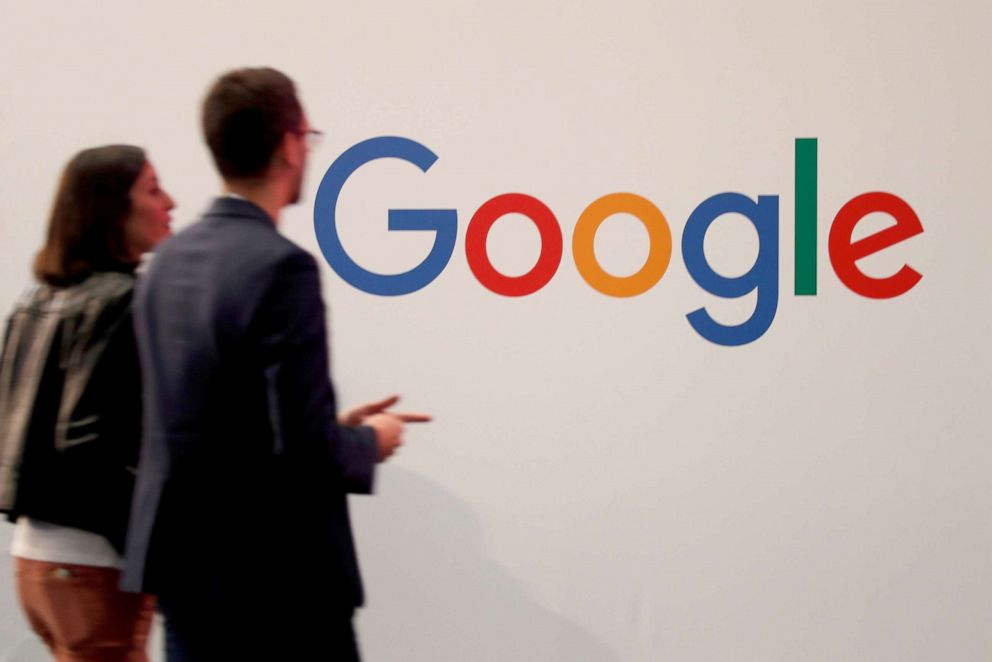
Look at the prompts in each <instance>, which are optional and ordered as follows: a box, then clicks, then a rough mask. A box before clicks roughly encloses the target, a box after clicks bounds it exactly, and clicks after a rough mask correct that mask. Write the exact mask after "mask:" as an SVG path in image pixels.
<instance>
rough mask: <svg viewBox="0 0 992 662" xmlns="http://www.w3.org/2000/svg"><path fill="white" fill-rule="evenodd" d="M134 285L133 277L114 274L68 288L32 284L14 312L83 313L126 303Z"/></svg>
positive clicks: (95, 276)
mask: <svg viewBox="0 0 992 662" xmlns="http://www.w3.org/2000/svg"><path fill="white" fill-rule="evenodd" d="M134 284H135V277H134V274H131V273H125V272H117V271H100V272H97V273H94V274H91V275H90V276H89V277H87V278H86V280H84V281H82V282H79V283H76V284H75V285H70V286H68V287H54V286H52V285H48V284H46V283H33V284H32V285H29V286H28V287H27V288H26V289H25V290H24V292H23V294H21V297H20V299H18V301H17V303H16V304H15V306H14V312H17V311H18V310H23V311H30V312H36V313H55V314H72V313H76V312H79V311H81V310H84V309H89V310H93V309H94V308H103V307H106V306H114V305H117V304H121V303H129V302H130V300H131V298H132V296H133V292H134Z"/></svg>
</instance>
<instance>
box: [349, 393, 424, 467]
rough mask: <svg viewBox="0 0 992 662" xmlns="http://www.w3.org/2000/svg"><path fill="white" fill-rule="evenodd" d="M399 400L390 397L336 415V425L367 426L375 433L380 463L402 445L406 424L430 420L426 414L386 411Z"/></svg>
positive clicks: (394, 396) (396, 397)
mask: <svg viewBox="0 0 992 662" xmlns="http://www.w3.org/2000/svg"><path fill="white" fill-rule="evenodd" d="M399 399H400V396H398V395H391V396H389V397H388V398H385V399H383V400H379V401H378V402H370V403H368V404H364V405H360V406H358V407H355V408H353V409H349V410H348V411H346V412H343V413H341V414H340V415H338V423H340V424H341V425H367V426H369V427H370V428H372V429H373V430H374V431H375V443H376V447H377V449H378V454H379V461H380V462H383V461H384V460H386V458H388V457H389V456H390V455H392V454H393V453H395V452H396V449H397V448H399V447H400V445H402V443H403V429H404V428H405V427H406V425H405V424H406V423H426V422H427V421H429V420H431V416H430V415H428V414H412V413H399V412H388V411H386V410H387V409H389V408H390V407H392V406H393V405H395V404H396V403H397V402H399Z"/></svg>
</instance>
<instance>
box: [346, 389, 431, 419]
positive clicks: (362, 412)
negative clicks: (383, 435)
mask: <svg viewBox="0 0 992 662" xmlns="http://www.w3.org/2000/svg"><path fill="white" fill-rule="evenodd" d="M399 401H400V396H398V395H391V396H389V397H388V398H384V399H382V400H379V401H377V402H369V403H368V404H364V405H359V406H357V407H354V408H352V409H349V410H348V411H345V412H342V413H340V414H338V423H340V424H341V425H368V423H367V422H366V420H365V419H367V418H369V417H370V416H374V415H375V414H384V413H385V414H389V415H390V416H393V417H395V418H398V419H400V420H401V421H402V422H404V423H426V422H427V421H429V420H431V417H430V415H428V414H411V413H400V412H395V411H390V412H387V411H386V410H387V409H389V408H390V407H392V406H393V405H395V404H396V403H397V402H399Z"/></svg>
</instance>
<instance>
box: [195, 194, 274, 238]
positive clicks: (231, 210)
mask: <svg viewBox="0 0 992 662" xmlns="http://www.w3.org/2000/svg"><path fill="white" fill-rule="evenodd" d="M203 216H204V218H211V217H228V218H230V217H234V218H237V219H239V220H240V219H251V220H252V221H260V222H263V223H265V224H266V225H268V226H269V227H271V228H272V229H273V230H274V229H275V227H276V224H275V222H274V221H273V220H272V217H271V216H269V215H268V214H267V213H266V212H265V210H264V209H262V208H261V207H259V206H258V205H256V204H255V203H254V202H250V201H249V200H246V199H244V198H233V197H230V196H222V197H220V198H215V199H214V201H213V202H211V203H210V206H209V207H207V210H206V211H205V212H204V214H203Z"/></svg>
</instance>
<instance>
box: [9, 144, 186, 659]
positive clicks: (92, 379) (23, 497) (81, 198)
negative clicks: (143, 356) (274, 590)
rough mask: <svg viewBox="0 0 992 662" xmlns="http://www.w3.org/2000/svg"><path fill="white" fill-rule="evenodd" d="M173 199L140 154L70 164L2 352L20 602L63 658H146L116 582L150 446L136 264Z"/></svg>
mask: <svg viewBox="0 0 992 662" xmlns="http://www.w3.org/2000/svg"><path fill="white" fill-rule="evenodd" d="M174 206H175V205H174V203H173V201H172V198H170V197H169V195H168V194H167V193H166V192H165V191H164V190H162V188H161V186H159V183H158V178H157V176H156V174H155V169H154V168H153V167H152V165H151V164H150V163H149V162H148V160H147V158H146V157H145V153H144V151H143V150H141V149H140V148H138V147H132V146H129V145H109V146H106V147H96V148H93V149H87V150H83V151H82V152H80V153H79V154H77V155H76V156H75V157H73V159H72V160H71V161H69V163H68V165H67V166H66V168H65V171H64V172H63V174H62V179H61V182H60V183H59V187H58V190H57V191H56V194H55V201H54V204H53V206H52V211H51V216H50V218H49V223H48V237H47V240H46V242H45V245H44V246H43V247H42V249H41V251H39V253H38V256H37V258H36V259H35V262H34V275H35V277H36V279H37V281H38V283H37V284H35V285H34V286H33V287H31V288H29V289H28V291H27V292H25V294H24V295H23V296H22V297H21V300H20V301H19V302H18V303H17V304H16V306H15V308H14V311H13V313H12V314H11V316H10V319H9V321H8V323H7V331H6V336H5V339H4V346H3V351H2V354H0V512H4V513H6V515H7V518H8V519H9V520H10V521H13V522H16V526H15V530H14V542H13V546H12V550H11V553H12V555H13V556H14V557H15V575H16V580H17V589H18V593H19V597H20V600H21V605H22V607H23V609H24V612H25V614H26V616H27V618H28V621H29V623H30V624H31V627H32V629H34V631H35V632H36V633H37V634H38V635H39V636H40V637H41V638H42V639H43V640H44V642H45V644H46V645H47V646H48V648H49V649H50V650H51V652H52V654H53V655H54V656H55V658H56V659H57V660H72V661H74V662H78V661H83V660H94V661H95V660H101V661H103V662H110V661H113V660H121V661H128V662H132V661H133V662H137V661H144V660H147V656H146V654H145V643H146V640H147V637H148V632H149V629H150V627H151V618H152V613H153V611H154V601H153V598H151V596H145V595H138V594H130V593H124V592H121V591H119V590H118V588H117V582H118V576H119V570H118V568H119V567H120V564H121V554H122V551H123V547H124V537H125V533H126V528H127V519H128V513H129V509H130V503H131V493H132V491H133V488H134V468H135V466H136V465H137V461H138V452H139V446H140V436H141V375H140V367H139V363H138V353H137V348H136V346H135V340H134V331H133V328H132V320H131V299H132V294H133V289H134V279H135V276H134V272H135V269H136V268H137V266H138V264H139V262H140V260H141V256H142V255H143V254H144V253H146V252H148V251H149V250H151V249H152V248H153V247H154V246H155V245H156V244H157V243H158V242H159V241H161V240H162V239H164V238H165V237H167V236H168V235H169V233H170V230H169V222H170V215H169V211H170V210H171V209H172V208H173V207H174Z"/></svg>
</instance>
